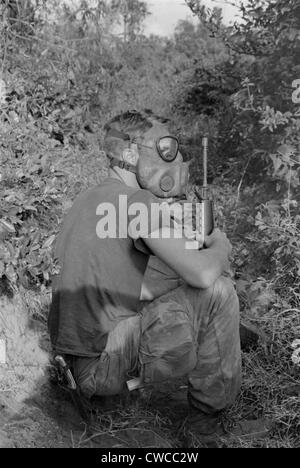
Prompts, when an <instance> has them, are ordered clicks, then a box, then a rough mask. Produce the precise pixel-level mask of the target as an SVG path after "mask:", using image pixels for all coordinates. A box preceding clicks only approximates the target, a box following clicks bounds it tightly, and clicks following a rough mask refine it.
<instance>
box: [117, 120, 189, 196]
mask: <svg viewBox="0 0 300 468" xmlns="http://www.w3.org/2000/svg"><path fill="white" fill-rule="evenodd" d="M108 136H111V137H114V138H120V139H122V140H124V141H128V142H129V143H130V144H135V145H137V148H138V150H139V160H138V163H137V166H132V165H130V164H126V162H125V161H120V160H118V159H114V158H110V159H111V165H112V166H118V167H121V168H122V169H126V170H129V171H131V172H134V173H135V174H136V178H137V180H138V183H139V185H140V186H141V187H142V188H143V189H146V190H149V191H150V192H151V193H153V195H156V196H157V197H159V198H180V197H182V196H183V195H184V194H185V191H186V187H187V184H188V181H189V164H187V163H184V162H182V161H178V157H177V156H178V153H179V142H178V139H177V138H176V137H174V136H169V135H168V136H164V137H160V138H158V139H157V140H156V141H155V144H154V145H153V147H152V146H147V145H144V144H143V143H140V142H139V141H138V138H131V137H130V136H129V135H127V134H125V133H122V132H119V131H117V130H114V129H111V130H110V131H109V134H108ZM144 149H148V150H149V149H150V150H152V151H151V155H150V154H149V152H147V151H145V150H144Z"/></svg>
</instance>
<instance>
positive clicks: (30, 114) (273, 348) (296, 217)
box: [0, 0, 300, 446]
mask: <svg viewBox="0 0 300 468" xmlns="http://www.w3.org/2000/svg"><path fill="white" fill-rule="evenodd" d="M186 3H187V4H188V5H189V6H190V8H191V9H192V11H193V12H194V13H195V15H197V16H198V17H199V23H198V25H196V26H195V25H193V24H192V23H189V22H188V21H181V22H180V23H179V24H178V25H177V27H176V31H175V33H174V36H173V37H171V38H161V37H155V36H151V37H146V36H145V35H143V33H142V31H143V29H142V25H143V20H144V19H145V18H146V16H147V14H148V13H149V12H148V10H147V5H146V3H145V2H142V1H139V0H112V1H109V0H98V1H87V0H80V1H77V2H68V3H67V4H66V3H64V2H61V1H57V0H47V1H45V0H31V1H30V0H26V1H25V0H24V1H18V0H2V1H1V2H0V18H1V21H0V43H1V51H0V59H1V63H0V106H1V107H0V161H1V168H0V196H1V206H0V293H1V294H5V295H8V296H9V297H13V295H14V293H16V292H17V291H23V293H24V294H25V292H26V291H27V292H26V294H27V293H28V291H29V293H30V294H34V295H35V297H37V298H39V300H40V304H43V303H44V302H45V300H44V299H43V298H45V297H48V296H49V288H50V286H51V275H52V274H55V272H56V265H55V264H53V260H52V246H53V242H54V240H55V235H56V234H57V231H58V228H59V224H60V222H61V221H62V219H63V216H64V214H65V213H66V211H67V210H68V208H69V207H70V206H71V204H72V202H73V200H74V198H75V197H76V196H77V194H79V193H80V192H81V191H82V190H84V189H86V188H87V187H89V186H91V185H93V184H97V183H99V182H101V180H103V178H104V177H105V176H106V173H107V163H106V158H105V155H104V154H103V152H102V136H103V135H102V128H103V125H104V124H105V122H106V121H107V120H108V119H109V118H110V117H112V116H113V115H115V114H116V113H118V112H121V111H124V110H127V109H128V108H135V109H137V110H141V109H145V108H151V109H152V110H153V111H154V112H156V113H159V114H163V115H166V116H167V117H170V118H171V119H172V122H173V127H174V128H173V130H174V131H175V132H177V133H178V134H179V135H180V139H181V144H182V148H183V152H184V154H185V155H186V156H187V157H190V158H193V161H194V162H193V166H192V174H193V182H194V183H197V184H200V183H201V177H202V174H201V158H200V153H201V138H202V135H203V133H204V132H208V133H209V135H210V182H211V184H212V187H213V192H214V196H215V200H216V204H217V212H218V218H219V224H220V226H221V227H222V228H224V229H225V230H226V232H227V233H228V235H229V236H230V238H231V240H232V242H233V244H234V266H235V277H236V281H237V288H238V291H239V295H240V299H241V305H242V310H243V313H244V315H245V316H246V317H247V318H248V320H250V321H251V322H253V323H256V324H259V326H260V327H261V328H263V329H264V330H265V332H266V333H267V334H268V336H269V339H270V349H269V350H268V352H266V351H265V350H263V349H260V350H259V351H258V352H257V353H256V354H250V355H248V356H245V361H244V362H245V382H246V383H245V392H244V394H243V395H242V397H241V401H239V402H238V403H237V407H236V408H235V409H234V410H233V414H232V417H235V418H236V417H237V415H239V416H241V415H242V414H243V408H244V406H245V404H246V403H245V401H246V400H247V398H248V400H249V399H250V400H251V402H252V404H254V403H255V404H256V403H257V402H259V405H258V406H259V408H260V409H261V411H259V413H261V414H264V415H270V414H271V415H272V418H273V419H275V421H276V423H277V425H276V429H275V433H274V437H273V439H272V442H268V443H270V444H271V445H272V444H273V445H275V446H276V445H279V446H280V445H281V446H289V445H292V446H295V444H296V432H297V430H299V424H300V423H299V416H297V414H296V411H295V407H296V404H297V401H296V399H297V398H298V404H299V393H297V392H296V396H295V395H293V396H292V397H291V398H290V399H288V398H287V397H286V395H285V393H284V389H285V388H286V387H287V388H289V389H290V386H291V385H294V384H295V382H297V381H298V379H299V369H298V368H297V366H296V365H294V364H293V363H292V360H291V354H292V352H293V348H292V343H293V341H294V340H296V339H297V338H299V335H300V323H299V310H300V306H299V304H300V287H299V284H300V282H299V278H300V235H299V234H300V232H299V230H300V214H299V193H300V191H299V177H300V165H299V163H300V131H299V130H300V109H299V103H298V104H297V103H293V101H292V94H293V92H294V91H295V89H294V88H293V82H294V81H295V80H296V79H298V78H300V63H299V58H300V47H299V45H300V4H299V0H271V1H265V0H247V1H246V2H243V5H241V11H240V13H241V16H242V20H241V22H239V23H237V24H235V25H233V26H231V27H228V26H224V25H223V23H222V17H221V11H220V10H219V9H218V8H214V9H213V10H209V9H208V8H206V7H205V6H203V5H202V3H201V2H200V1H196V0H187V2H186ZM34 309H35V313H36V314H37V315H38V316H39V320H42V321H45V320H46V314H47V312H46V309H47V307H40V310H38V309H37V308H34ZM283 363H284V364H283ZM254 380H256V383H255V382H254ZM270 380H271V385H273V386H275V388H276V390H274V394H272V395H271V396H270V395H269V396H268V399H266V398H265V395H266V393H265V392H266V391H267V387H268V385H270ZM293 388H294V387H293ZM263 400H266V401H265V402H264V403H263ZM246 406H247V405H246ZM234 411H236V413H234ZM256 416H257V415H256Z"/></svg>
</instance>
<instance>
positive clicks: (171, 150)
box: [156, 136, 179, 162]
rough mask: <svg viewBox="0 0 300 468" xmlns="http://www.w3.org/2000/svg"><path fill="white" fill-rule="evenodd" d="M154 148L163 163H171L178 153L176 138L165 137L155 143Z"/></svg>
mask: <svg viewBox="0 0 300 468" xmlns="http://www.w3.org/2000/svg"><path fill="white" fill-rule="evenodd" d="M156 148H157V151H158V153H159V155H160V157H161V158H162V160H163V161H165V162H173V161H175V159H176V157H177V154H178V151H179V143H178V140H177V138H176V137H172V136H166V137H162V138H160V139H159V140H158V141H157V143H156Z"/></svg>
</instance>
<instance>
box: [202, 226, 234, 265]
mask: <svg viewBox="0 0 300 468" xmlns="http://www.w3.org/2000/svg"><path fill="white" fill-rule="evenodd" d="M204 244H205V246H206V247H207V248H208V249H209V248H218V249H219V250H220V251H221V252H223V254H225V255H226V256H227V258H228V259H229V257H230V255H231V253H232V245H231V243H230V241H229V239H228V237H227V236H226V234H225V233H224V232H222V231H220V229H215V230H214V232H213V233H212V234H211V235H210V236H207V237H206V238H205V243H204Z"/></svg>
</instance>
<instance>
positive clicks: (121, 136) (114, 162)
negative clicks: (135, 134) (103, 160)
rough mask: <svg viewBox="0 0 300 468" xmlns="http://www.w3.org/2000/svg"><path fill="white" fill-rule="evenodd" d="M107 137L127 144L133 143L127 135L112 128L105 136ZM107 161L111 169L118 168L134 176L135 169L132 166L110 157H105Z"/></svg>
mask: <svg viewBox="0 0 300 468" xmlns="http://www.w3.org/2000/svg"><path fill="white" fill-rule="evenodd" d="M107 136H108V137H112V138H118V139H119V140H123V141H128V142H129V143H133V142H134V139H132V138H130V135H128V133H124V132H120V131H119V130H116V129H114V128H111V129H110V130H109V132H108V134H107ZM107 156H108V159H109V160H110V167H111V169H113V168H114V167H119V168H120V169H125V171H129V172H132V173H133V174H136V167H135V166H133V165H132V164H128V163H127V162H125V161H121V160H120V159H117V158H114V157H113V156H111V155H107Z"/></svg>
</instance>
